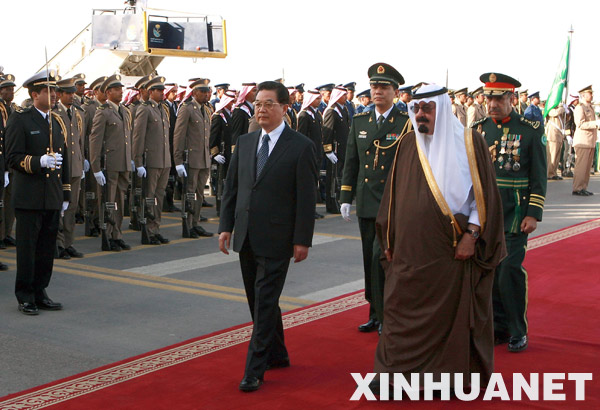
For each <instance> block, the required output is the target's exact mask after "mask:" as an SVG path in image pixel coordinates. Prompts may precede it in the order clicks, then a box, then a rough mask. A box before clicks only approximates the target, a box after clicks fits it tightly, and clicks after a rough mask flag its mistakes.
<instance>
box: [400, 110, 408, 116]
mask: <svg viewBox="0 0 600 410" xmlns="http://www.w3.org/2000/svg"><path fill="white" fill-rule="evenodd" d="M399 111H400V114H401V115H404V116H405V117H408V111H402V110H399Z"/></svg>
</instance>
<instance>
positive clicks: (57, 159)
mask: <svg viewBox="0 0 600 410" xmlns="http://www.w3.org/2000/svg"><path fill="white" fill-rule="evenodd" d="M40 165H41V167H42V168H60V166H61V165H62V154H59V153H54V154H52V155H49V154H44V155H42V156H41V157H40Z"/></svg>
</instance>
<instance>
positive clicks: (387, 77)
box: [340, 63, 412, 332]
mask: <svg viewBox="0 0 600 410" xmlns="http://www.w3.org/2000/svg"><path fill="white" fill-rule="evenodd" d="M368 75H369V82H370V84H371V95H372V97H373V101H374V103H375V109H374V110H372V111H368V112H363V113H362V114H357V115H356V116H355V117H354V121H353V122H352V128H351V129H350V134H349V135H348V148H347V150H346V162H345V164H344V173H343V179H342V192H341V195H340V202H341V203H342V206H341V213H342V217H343V218H344V219H345V220H346V221H349V220H350V205H351V204H352V199H353V198H354V197H356V215H357V216H358V226H359V228H360V238H361V242H362V250H363V266H364V275H365V299H367V301H369V320H368V321H367V322H366V323H364V324H362V325H360V326H359V327H358V330H359V331H361V332H372V331H374V330H379V329H381V327H380V324H381V323H382V320H383V288H384V282H385V276H384V272H383V268H382V267H381V264H380V263H379V259H380V256H381V249H380V247H379V243H378V242H377V237H376V233H375V218H376V217H377V212H378V210H379V204H380V202H381V198H382V196H383V190H384V188H385V183H386V181H387V177H388V172H389V170H390V169H391V167H392V164H393V163H394V158H395V153H396V149H397V147H398V142H399V141H400V139H401V138H402V137H403V135H404V134H406V133H407V132H409V131H411V130H412V128H411V123H410V120H409V118H408V114H407V113H406V112H402V111H400V110H399V109H398V107H397V106H396V105H395V104H394V98H395V97H397V96H398V87H399V86H400V85H402V84H404V78H403V77H402V75H401V74H400V73H399V72H398V71H397V70H396V69H395V68H394V67H392V66H391V65H389V64H385V63H377V64H373V65H372V66H371V67H369V70H368Z"/></svg>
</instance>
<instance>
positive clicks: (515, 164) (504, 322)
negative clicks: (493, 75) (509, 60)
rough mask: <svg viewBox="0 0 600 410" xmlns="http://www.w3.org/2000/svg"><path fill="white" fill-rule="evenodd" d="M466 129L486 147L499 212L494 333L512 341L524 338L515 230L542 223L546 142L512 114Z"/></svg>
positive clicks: (523, 240)
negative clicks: (501, 248) (501, 244)
mask: <svg viewBox="0 0 600 410" xmlns="http://www.w3.org/2000/svg"><path fill="white" fill-rule="evenodd" d="M497 76H498V77H500V76H501V74H497ZM482 77H483V76H482ZM482 81H483V79H482ZM499 81H502V80H499ZM487 85H488V84H486V86H487ZM484 90H485V89H484ZM486 95H489V94H487V93H486ZM492 95H498V94H492ZM472 127H473V128H474V129H476V130H477V131H479V132H480V133H481V134H482V135H483V136H484V138H485V140H486V142H487V144H488V146H489V149H490V154H491V156H492V162H493V165H494V168H495V170H496V180H497V183H498V188H499V190H500V197H501V198H502V206H503V209H504V232H505V238H506V248H507V251H508V256H507V258H506V259H504V260H503V261H502V262H501V263H500V265H499V266H498V267H497V269H496V275H495V277H494V293H493V303H494V331H495V333H496V335H505V334H510V336H511V340H513V339H517V338H522V337H524V336H526V335H527V271H526V270H525V268H524V267H523V266H522V263H523V260H524V258H525V252H526V249H527V236H528V235H527V234H525V233H523V232H521V228H520V226H521V222H522V221H523V218H525V217H527V216H530V217H533V218H535V219H536V220H537V221H541V220H542V213H543V210H544V200H545V195H546V182H547V180H546V172H547V168H546V136H545V135H544V128H543V126H542V125H541V124H540V123H539V122H532V121H530V120H528V119H526V118H524V117H523V116H521V115H519V114H518V113H517V112H515V111H514V110H513V111H511V113H510V115H509V116H508V117H507V118H505V119H503V120H502V121H496V120H494V119H492V118H491V117H486V118H484V119H481V120H479V121H477V122H475V123H474V124H473V125H472ZM499 337H500V336H499ZM509 347H510V345H509Z"/></svg>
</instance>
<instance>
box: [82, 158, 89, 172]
mask: <svg viewBox="0 0 600 410" xmlns="http://www.w3.org/2000/svg"><path fill="white" fill-rule="evenodd" d="M89 170H90V161H88V160H87V159H84V160H83V172H88V171H89Z"/></svg>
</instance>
